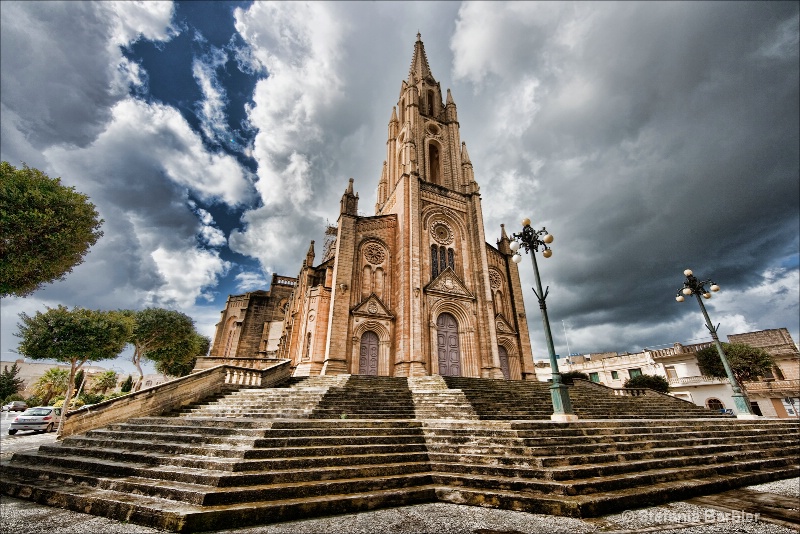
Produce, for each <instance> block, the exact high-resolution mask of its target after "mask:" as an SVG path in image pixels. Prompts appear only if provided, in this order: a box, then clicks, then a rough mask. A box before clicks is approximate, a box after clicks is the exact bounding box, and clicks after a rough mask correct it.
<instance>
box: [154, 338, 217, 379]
mask: <svg viewBox="0 0 800 534" xmlns="http://www.w3.org/2000/svg"><path fill="white" fill-rule="evenodd" d="M210 347H211V340H210V339H209V338H208V337H206V336H201V335H200V334H197V333H194V334H192V335H191V336H190V337H188V338H186V339H184V340H181V341H179V342H177V343H174V344H172V345H170V346H168V347H164V348H161V349H156V350H154V351H152V352H150V353H149V354H148V358H149V359H151V360H153V361H154V362H155V364H156V371H158V372H159V373H161V374H163V375H168V376H175V377H178V376H186V375H188V374H189V373H191V372H192V369H194V364H195V362H197V358H198V356H205V355H206V354H207V353H208V349H209V348H210Z"/></svg>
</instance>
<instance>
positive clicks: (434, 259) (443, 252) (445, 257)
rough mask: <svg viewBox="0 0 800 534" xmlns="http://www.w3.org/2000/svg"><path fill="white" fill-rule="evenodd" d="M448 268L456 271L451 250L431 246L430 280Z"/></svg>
mask: <svg viewBox="0 0 800 534" xmlns="http://www.w3.org/2000/svg"><path fill="white" fill-rule="evenodd" d="M448 267H450V268H451V269H453V270H454V271H455V269H456V254H455V251H454V250H453V249H452V248H445V247H442V246H437V245H431V280H433V279H434V278H436V277H437V276H439V273H441V272H444V270H445V269H447V268H448Z"/></svg>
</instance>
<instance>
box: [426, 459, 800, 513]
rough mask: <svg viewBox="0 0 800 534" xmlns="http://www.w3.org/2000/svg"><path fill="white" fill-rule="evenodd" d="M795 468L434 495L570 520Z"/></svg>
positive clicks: (442, 490) (446, 490)
mask: <svg viewBox="0 0 800 534" xmlns="http://www.w3.org/2000/svg"><path fill="white" fill-rule="evenodd" d="M798 468H800V466H797V464H796V463H795V465H794V466H792V469H791V470H787V468H786V467H785V466H777V467H768V466H763V467H759V468H754V469H752V470H750V471H747V472H736V473H733V474H731V473H719V472H718V473H716V474H715V475H713V476H708V477H705V478H695V477H692V478H685V479H682V480H681V483H680V484H675V483H674V482H656V483H651V484H646V485H643V486H630V487H627V488H625V489H621V490H617V491H610V492H598V493H593V494H586V495H575V496H568V495H560V494H555V495H552V494H547V493H541V492H537V491H508V490H488V489H474V488H468V487H457V486H444V485H440V487H438V488H437V491H436V496H437V498H438V499H439V500H440V501H443V502H452V503H457V504H471V505H475V506H487V507H492V508H502V509H506V510H519V511H524V512H531V513H540V514H550V515H562V516H571V517H597V516H601V515H606V514H610V513H614V512H619V511H622V510H629V509H635V508H641V507H646V506H655V505H659V504H664V503H667V502H670V501H675V500H683V499H687V498H689V497H693V496H696V495H703V494H709V493H719V492H722V491H726V490H729V489H733V488H738V487H741V486H745V485H752V484H761V483H764V482H771V481H774V480H781V479H784V478H787V477H791V476H797V473H798Z"/></svg>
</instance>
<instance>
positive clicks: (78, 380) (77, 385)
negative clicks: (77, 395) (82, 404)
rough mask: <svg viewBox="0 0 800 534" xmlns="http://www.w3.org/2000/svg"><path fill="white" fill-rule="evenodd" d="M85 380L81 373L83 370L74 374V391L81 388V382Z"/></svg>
mask: <svg viewBox="0 0 800 534" xmlns="http://www.w3.org/2000/svg"><path fill="white" fill-rule="evenodd" d="M85 378H86V373H84V372H83V369H81V370H80V371H78V372H77V373H75V382H73V384H74V385H75V389H76V390H80V389H81V386H82V385H83V380H84V379H85Z"/></svg>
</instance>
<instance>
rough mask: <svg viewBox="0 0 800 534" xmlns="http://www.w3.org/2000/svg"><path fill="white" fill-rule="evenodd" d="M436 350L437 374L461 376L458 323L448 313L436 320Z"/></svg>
mask: <svg viewBox="0 0 800 534" xmlns="http://www.w3.org/2000/svg"><path fill="white" fill-rule="evenodd" d="M436 338H437V340H436V348H437V351H438V353H439V374H440V375H441V376H461V347H460V346H459V342H458V321H456V318H455V317H453V316H452V315H450V314H449V313H443V314H441V315H440V316H439V317H438V319H436Z"/></svg>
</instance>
